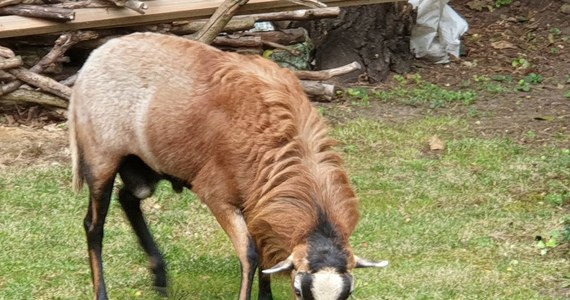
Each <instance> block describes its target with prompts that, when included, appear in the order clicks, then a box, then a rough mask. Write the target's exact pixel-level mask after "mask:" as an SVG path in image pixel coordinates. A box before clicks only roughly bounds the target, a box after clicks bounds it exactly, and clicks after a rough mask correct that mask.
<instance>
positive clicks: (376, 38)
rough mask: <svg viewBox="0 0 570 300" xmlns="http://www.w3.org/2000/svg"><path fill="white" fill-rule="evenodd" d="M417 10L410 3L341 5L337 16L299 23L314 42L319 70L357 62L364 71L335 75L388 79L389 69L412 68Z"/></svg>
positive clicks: (352, 78) (338, 79)
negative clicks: (411, 38)
mask: <svg viewBox="0 0 570 300" xmlns="http://www.w3.org/2000/svg"><path fill="white" fill-rule="evenodd" d="M414 22H415V13H414V11H413V10H412V9H411V6H410V5H409V4H404V3H402V2H400V3H385V4H377V5H362V6H355V7H348V8H342V10H341V14H340V16H339V17H338V18H336V19H331V20H326V19H325V20H317V21H311V22H303V23H297V25H299V24H300V25H303V26H304V27H305V28H307V30H308V31H309V35H310V36H311V38H312V39H313V42H314V43H315V49H316V51H315V61H316V69H317V70H323V69H330V68H334V67H336V66H338V65H343V64H348V63H350V62H352V61H357V62H359V63H360V64H361V65H362V66H363V70H362V72H360V73H359V72H353V73H349V74H346V75H341V76H338V77H335V78H334V79H333V81H335V82H337V83H348V82H356V81H358V80H364V81H367V82H370V83H374V82H380V81H383V80H384V79H386V77H387V76H388V74H389V72H390V71H393V72H396V73H403V72H406V71H409V69H410V68H411V62H412V60H413V56H412V53H411V51H410V46H409V45H410V35H411V29H412V26H413V24H414Z"/></svg>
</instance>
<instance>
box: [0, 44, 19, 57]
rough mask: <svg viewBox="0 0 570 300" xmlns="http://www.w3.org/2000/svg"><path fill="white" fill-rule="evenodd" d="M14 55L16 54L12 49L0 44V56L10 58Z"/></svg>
mask: <svg viewBox="0 0 570 300" xmlns="http://www.w3.org/2000/svg"><path fill="white" fill-rule="evenodd" d="M14 56H16V55H15V54H14V52H13V51H12V50H10V49H9V48H6V47H2V46H0V57H4V58H11V57H14Z"/></svg>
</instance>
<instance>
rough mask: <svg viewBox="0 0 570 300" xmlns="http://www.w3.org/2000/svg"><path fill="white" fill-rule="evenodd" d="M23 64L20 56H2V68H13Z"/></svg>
mask: <svg viewBox="0 0 570 300" xmlns="http://www.w3.org/2000/svg"><path fill="white" fill-rule="evenodd" d="M21 65H22V58H21V57H19V56H16V57H12V58H0V70H5V69H12V68H15V67H19V66H21Z"/></svg>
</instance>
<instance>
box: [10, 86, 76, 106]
mask: <svg viewBox="0 0 570 300" xmlns="http://www.w3.org/2000/svg"><path fill="white" fill-rule="evenodd" d="M22 102H23V103H30V104H40V105H44V106H45V105H47V106H54V107H59V108H67V105H68V104H69V103H68V101H66V100H65V99H62V98H60V97H57V96H53V95H50V94H46V93H42V92H40V91H33V90H27V89H19V90H16V91H13V92H12V93H10V94H8V95H4V96H0V104H21V103H22Z"/></svg>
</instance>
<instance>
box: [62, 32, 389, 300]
mask: <svg viewBox="0 0 570 300" xmlns="http://www.w3.org/2000/svg"><path fill="white" fill-rule="evenodd" d="M69 129H70V140H71V152H72V162H73V174H74V178H73V179H74V187H75V190H76V191H79V190H80V189H81V187H82V185H83V183H84V182H85V183H86V184H87V185H88V187H89V208H88V211H87V215H86V217H85V222H84V226H85V231H86V235H87V244H88V250H89V258H90V263H91V271H92V279H93V285H94V290H95V297H96V298H97V299H107V293H106V290H105V282H104V279H103V268H102V258H101V252H102V240H103V227H104V223H105V217H106V215H107V210H108V208H109V203H110V200H111V194H112V189H113V183H114V180H115V177H116V175H117V173H118V174H119V175H120V177H121V179H122V181H123V187H122V188H121V189H120V192H119V202H120V203H121V207H122V208H123V210H124V211H125V213H126V216H127V218H128V220H129V222H130V223H131V225H132V227H133V230H134V232H135V233H136V235H137V237H138V239H139V242H140V244H141V246H142V248H143V249H144V251H145V252H146V253H147V255H148V256H149V259H150V264H151V270H152V272H153V273H154V275H155V277H154V278H155V281H154V285H155V287H156V288H157V289H158V290H159V291H161V292H162V293H166V268H165V262H164V260H163V257H162V254H161V252H160V251H159V249H158V247H157V246H156V244H155V242H154V240H153V238H152V236H151V234H150V232H149V230H148V227H147V224H146V222H145V220H144V217H143V214H142V212H141V209H140V201H141V200H142V199H145V198H148V197H150V196H151V195H152V194H153V192H154V189H155V186H156V184H157V182H158V181H159V180H163V179H165V180H169V181H170V182H171V183H172V186H173V188H174V189H175V190H176V191H178V192H180V191H182V189H183V187H187V188H189V189H192V191H194V192H195V193H196V194H197V195H198V197H199V198H200V199H201V200H202V201H203V202H204V203H205V204H206V205H207V206H208V208H209V209H210V211H211V212H212V213H213V214H214V216H215V217H216V219H217V220H218V222H219V223H220V225H221V226H222V228H223V229H224V230H225V232H226V233H227V235H228V236H229V238H230V240H231V242H232V244H233V246H234V247H235V249H236V251H237V256H238V257H239V260H240V263H241V269H242V271H241V272H242V274H241V275H242V280H241V289H240V293H239V299H250V296H251V284H252V281H253V277H254V274H255V270H256V269H257V268H258V266H259V267H260V270H262V269H263V271H262V272H260V273H259V280H260V283H259V289H260V290H259V299H272V296H271V287H270V274H271V273H275V272H281V271H290V272H291V276H292V281H293V288H294V291H295V294H296V296H297V298H298V299H331V300H332V299H346V298H347V297H348V296H349V294H350V293H352V291H353V289H354V279H353V276H352V273H351V271H352V269H353V268H355V267H382V266H385V265H387V262H384V261H383V262H370V261H367V260H364V259H360V258H358V257H356V256H354V255H353V253H352V249H351V247H350V245H349V237H350V235H351V234H352V232H353V230H354V229H355V226H356V224H357V222H358V218H359V212H358V199H357V197H356V195H355V193H354V192H353V190H352V188H351V186H350V184H349V180H348V177H347V175H346V173H345V171H344V170H343V168H342V161H341V158H340V157H339V155H338V154H336V153H335V152H334V151H333V150H332V146H333V145H334V141H333V140H332V139H330V138H328V137H327V128H326V126H325V124H324V122H323V120H322V119H321V117H320V116H319V114H318V112H317V111H316V109H315V108H313V107H312V105H311V104H310V102H309V101H308V99H307V97H306V95H305V94H304V92H303V89H302V87H301V85H300V84H299V81H298V80H297V78H296V77H295V75H294V74H293V73H292V72H290V71H288V70H285V69H282V68H279V67H278V66H277V65H276V64H274V63H273V62H270V61H268V60H265V59H263V58H261V57H256V56H242V55H238V54H234V53H227V52H222V51H220V50H217V49H215V48H212V47H210V46H207V45H205V44H201V43H198V42H193V41H190V40H187V39H183V38H178V37H172V36H166V35H160V34H151V33H144V34H141V33H136V34H132V35H128V36H125V37H121V38H117V39H113V40H111V41H109V42H108V43H106V44H105V45H103V46H102V47H100V48H99V49H97V50H95V51H93V53H92V54H91V55H90V57H89V59H88V60H87V62H86V63H85V65H84V66H83V68H82V70H81V71H80V74H79V77H78V79H77V83H76V84H75V86H74V88H73V95H72V99H71V103H70V108H69Z"/></svg>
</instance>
